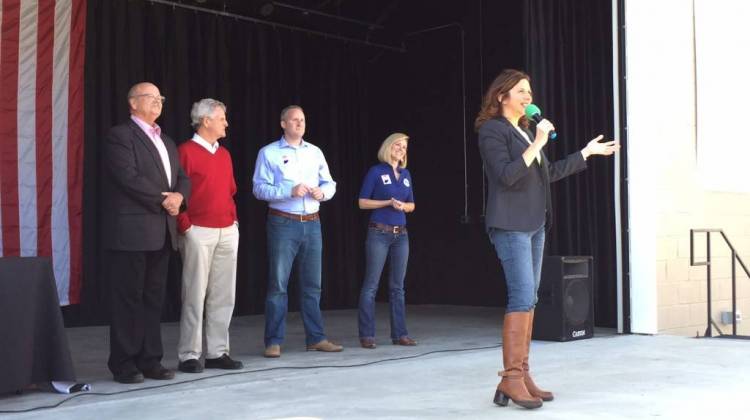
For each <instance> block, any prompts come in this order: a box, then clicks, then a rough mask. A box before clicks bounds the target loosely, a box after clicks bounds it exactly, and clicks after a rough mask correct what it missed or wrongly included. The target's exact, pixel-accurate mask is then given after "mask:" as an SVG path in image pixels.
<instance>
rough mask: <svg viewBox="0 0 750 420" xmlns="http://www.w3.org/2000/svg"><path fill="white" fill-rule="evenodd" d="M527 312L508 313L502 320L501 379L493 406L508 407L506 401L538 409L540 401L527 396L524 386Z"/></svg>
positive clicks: (529, 395) (527, 392) (540, 404)
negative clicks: (509, 400)
mask: <svg viewBox="0 0 750 420" xmlns="http://www.w3.org/2000/svg"><path fill="white" fill-rule="evenodd" d="M528 325H529V312H509V313H506V314H505V319H504V320H503V368H504V369H505V370H503V371H502V372H500V376H502V377H503V379H502V380H501V381H500V384H498V386H497V390H496V391H495V404H497V405H500V406H503V407H504V406H506V405H508V399H509V398H510V399H511V400H513V402H514V403H516V404H518V405H520V406H521V407H525V408H539V407H541V406H542V400H541V399H540V398H538V397H534V396H532V395H531V394H529V391H528V390H527V389H526V385H525V384H524V374H523V361H524V358H525V357H526V354H527V350H528V347H527V346H526V330H527V328H528Z"/></svg>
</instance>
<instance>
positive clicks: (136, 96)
mask: <svg viewBox="0 0 750 420" xmlns="http://www.w3.org/2000/svg"><path fill="white" fill-rule="evenodd" d="M140 97H146V98H150V99H151V100H152V101H154V102H156V101H159V102H161V103H164V102H166V101H167V98H165V97H163V96H156V95H154V94H152V93H141V94H140V95H133V96H131V98H140Z"/></svg>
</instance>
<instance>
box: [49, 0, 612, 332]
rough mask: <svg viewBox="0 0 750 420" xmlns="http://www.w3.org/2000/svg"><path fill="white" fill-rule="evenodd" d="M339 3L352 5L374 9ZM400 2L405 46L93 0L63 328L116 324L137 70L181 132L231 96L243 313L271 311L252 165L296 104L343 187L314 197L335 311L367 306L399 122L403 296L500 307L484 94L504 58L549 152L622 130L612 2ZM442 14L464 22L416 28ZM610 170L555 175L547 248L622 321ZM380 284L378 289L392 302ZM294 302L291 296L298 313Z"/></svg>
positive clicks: (391, 24) (172, 305) (179, 137)
mask: <svg viewBox="0 0 750 420" xmlns="http://www.w3.org/2000/svg"><path fill="white" fill-rule="evenodd" d="M339 3H343V4H344V6H345V7H349V9H347V10H344V12H346V11H348V12H350V13H351V14H356V13H358V12H361V13H364V12H362V11H361V10H358V9H364V8H366V7H367V8H370V9H372V8H373V7H374V6H373V4H370V5H368V6H365V5H360V4H358V3H359V2H348V3H345V2H339ZM392 3H393V4H396V7H395V8H394V7H392V8H391V11H390V14H388V15H387V17H388V19H385V21H384V22H383V25H384V26H386V27H387V28H389V29H390V30H391V33H392V34H395V36H394V38H397V39H401V40H403V45H404V47H405V49H406V51H407V52H405V53H402V52H394V51H388V50H381V49H378V48H374V47H368V46H363V45H360V44H355V43H347V42H344V41H340V40H336V39H327V38H325V37H321V36H316V35H310V34H305V33H301V32H294V31H290V30H288V29H279V28H273V27H269V26H264V25H259V24H253V23H248V22H244V21H241V20H236V19H232V18H228V17H221V16H216V15H212V14H207V13H201V12H196V11H192V10H185V9H181V8H173V7H169V6H164V5H159V4H151V3H149V2H147V1H143V0H130V1H125V0H116V1H108V0H89V6H88V16H87V38H86V76H85V79H86V80H85V89H86V91H85V95H86V96H85V129H86V131H85V136H86V138H85V147H86V149H85V169H84V171H85V177H86V183H85V185H84V289H83V293H84V294H83V299H82V301H83V302H82V304H80V305H75V306H72V307H68V308H65V310H64V313H65V315H66V322H67V324H68V325H82V324H91V323H101V322H105V321H106V317H107V315H106V296H107V279H106V277H105V276H104V270H103V268H104V264H106V262H104V261H103V260H102V258H101V257H102V255H103V253H102V252H101V249H100V246H99V238H100V236H101V235H103V234H106V227H103V226H100V225H99V223H98V221H99V197H100V192H99V185H98V182H97V179H98V174H99V171H100V168H99V166H98V157H99V146H98V144H99V141H100V140H101V139H102V137H103V136H104V134H105V133H106V131H107V129H108V128H109V127H111V126H112V125H114V124H116V123H118V122H121V121H123V120H124V119H126V118H127V107H126V101H125V94H126V92H127V89H128V88H129V87H130V85H132V84H133V83H135V82H138V81H142V80H148V81H152V82H154V83H155V84H156V85H157V86H159V88H160V89H161V91H162V94H163V95H164V96H166V97H167V102H166V104H165V107H164V111H163V113H162V117H161V118H160V120H159V124H160V125H161V126H162V127H163V129H164V131H165V132H166V133H168V134H170V135H171V136H172V137H173V138H174V139H175V140H176V141H177V142H178V143H179V142H181V141H184V140H185V139H188V138H189V137H190V136H191V134H192V133H191V130H190V127H189V111H190V106H191V104H192V102H194V101H195V100H197V99H199V98H202V97H214V98H216V99H219V100H221V101H223V102H225V103H226V104H227V106H228V119H229V123H230V127H229V133H228V137H227V139H225V140H223V141H222V142H223V145H225V146H226V147H227V148H228V149H229V150H230V152H231V153H232V156H233V159H234V167H235V177H236V179H237V181H238V185H239V192H238V194H237V197H236V201H237V206H238V211H239V218H240V229H241V240H240V258H239V267H238V278H237V305H236V309H235V314H250V313H261V312H262V311H263V300H264V296H265V289H266V286H265V279H266V271H267V268H266V253H265V229H264V221H265V211H266V206H265V204H264V203H262V202H259V201H257V200H255V199H254V198H253V197H252V193H251V182H250V178H251V176H252V170H253V167H254V162H255V158H256V154H257V152H258V150H259V149H260V147H262V146H263V145H265V144H266V143H268V142H269V141H271V140H274V139H276V138H278V137H279V135H280V128H279V125H278V113H279V111H280V110H281V108H282V107H284V106H286V105H288V104H290V103H296V104H299V105H301V106H302V107H303V108H304V109H305V114H306V117H307V120H308V131H307V134H306V138H307V139H308V140H309V141H311V142H313V143H314V144H316V145H318V146H320V147H321V148H322V149H323V151H324V153H325V154H326V157H327V159H328V163H329V165H330V167H331V171H332V174H333V177H334V179H335V180H336V181H337V183H338V189H337V193H336V196H335V198H334V199H333V200H332V201H329V202H327V203H324V205H323V206H322V210H321V214H322V219H323V235H324V263H323V271H324V273H323V296H322V306H323V307H324V308H326V309H334V308H351V307H355V306H356V304H357V297H358V293H359V287H360V284H361V278H362V273H363V269H364V267H363V265H364V256H363V239H364V233H365V225H366V220H367V219H366V218H367V215H366V214H365V213H364V212H362V211H360V210H358V209H357V208H356V197H357V192H358V190H359V183H360V181H361V178H362V176H363V175H364V173H365V172H366V170H367V168H368V167H369V166H370V165H372V164H373V163H375V161H376V158H375V154H376V151H377V148H378V146H379V144H380V142H381V141H382V140H383V139H384V138H385V137H386V136H387V135H388V134H389V133H390V132H393V131H403V132H406V133H408V134H409V135H410V136H411V138H412V140H411V142H410V149H409V151H410V154H409V164H410V170H411V171H412V173H413V176H414V183H415V196H416V202H417V211H416V212H415V213H413V214H412V215H410V217H409V225H410V240H411V256H410V262H409V271H408V275H407V282H406V283H407V284H406V287H407V302H408V303H411V304H425V303H431V304H462V305H491V306H503V305H504V298H503V296H504V291H505V289H504V284H503V278H502V272H501V269H500V264H499V262H498V261H497V259H496V257H495V256H494V252H493V250H492V248H491V246H490V244H489V241H488V240H487V237H486V235H485V234H484V228H483V220H482V213H483V197H484V193H485V192H484V183H483V175H482V168H481V160H480V158H479V154H478V150H477V147H476V136H475V134H474V133H473V130H472V126H473V119H474V116H475V114H476V111H477V110H478V106H479V102H480V98H481V95H482V93H483V90H484V88H485V87H486V86H487V85H488V84H489V82H490V81H491V80H492V78H494V76H495V75H496V74H497V73H498V72H499V71H500V69H502V68H505V67H515V68H521V69H526V70H527V71H528V72H529V73H530V74H531V75H532V85H533V87H534V89H535V91H536V95H535V96H536V98H535V99H536V101H537V102H539V103H540V104H541V105H542V106H543V107H544V108H545V111H547V112H546V114H547V115H549V116H550V118H551V119H552V120H553V121H554V122H555V123H556V126H557V127H559V130H558V131H559V132H560V133H561V137H562V139H561V140H560V141H559V142H557V143H556V144H555V145H552V146H551V147H550V148H549V151H548V153H550V154H551V155H552V156H560V155H561V154H563V153H568V152H570V151H572V150H575V149H578V148H580V147H583V145H585V142H586V141H587V140H588V139H589V138H590V137H592V136H593V135H594V134H595V133H600V132H601V133H604V134H606V135H608V136H609V137H611V136H612V134H613V133H612V121H611V114H612V103H611V101H612V99H611V92H612V89H611V77H610V76H609V75H610V72H609V71H608V69H611V51H610V44H611V33H610V32H611V30H610V21H611V18H610V10H609V5H607V4H600V3H602V2H599V1H596V0H582V1H580V2H574V3H575V6H574V7H568V6H569V5H568V4H567V2H566V6H562V5H558V6H556V7H548V6H547V4H556V3H558V2H547V1H543V0H538V1H524V2H517V1H516V2H507V1H494V0H493V1H490V0H481V1H474V2H470V3H469V4H465V3H463V2H460V1H446V2H428V1H423V0H420V1H401V2H398V1H397V2H392ZM605 3H606V2H605ZM301 4H303V5H305V2H301ZM570 6H573V5H570ZM384 7H385V6H384ZM385 16H386V15H384V14H381V15H379V17H380V19H381V20H383V18H384V17H385ZM373 20H374V19H373ZM446 23H456V25H452V26H449V27H445V28H443V29H439V30H435V31H430V32H425V33H420V34H415V35H408V34H409V33H410V32H415V31H419V30H421V29H425V28H429V27H435V26H440V25H444V24H446ZM461 30H463V31H464V38H465V59H464V61H462V56H461V42H460V39H461V37H460V34H461ZM462 63H463V64H464V65H465V69H466V91H465V92H466V102H465V103H466V108H465V109H464V108H463V101H462V99H463V98H462V79H461V67H462ZM464 116H465V117H466V140H467V142H466V145H465V146H464V121H463V117H464ZM464 150H466V162H467V165H466V168H464ZM611 173H612V161H611V160H609V161H605V160H594V161H593V162H592V163H591V165H590V169H589V170H588V171H587V172H584V174H582V175H578V176H574V177H572V178H570V179H568V180H565V181H561V182H560V183H557V184H555V185H556V186H555V187H554V189H553V191H554V195H555V197H554V198H555V200H556V215H555V218H556V225H555V227H553V230H552V233H551V234H550V236H548V238H549V239H548V243H549V247H548V248H549V250H548V253H550V254H566V255H572V254H586V255H594V258H595V262H596V265H597V295H596V306H597V314H596V316H597V325H601V326H614V324H615V322H616V317H615V316H616V315H615V309H616V306H615V295H614V261H615V255H614V228H613V226H614V225H613V223H614V222H613V220H614V217H613V208H612V201H613V190H612V179H611ZM465 174H466V180H467V181H466V183H465V182H464V179H465V178H464V177H465ZM465 191H466V196H467V199H466V200H465V199H464V197H465ZM465 212H466V213H467V214H468V216H469V218H468V221H467V220H463V219H464V218H463V215H464V213H465ZM179 271H180V263H179V258H178V256H177V254H175V258H173V261H172V264H171V265H170V275H169V286H168V296H167V302H166V304H165V314H164V315H165V319H170V320H174V319H177V317H178V314H179V298H178V297H179ZM292 284H293V282H292ZM383 292H384V290H383V287H381V293H380V297H381V298H382V297H384V296H385V294H384V293H383ZM291 293H295V288H294V286H292V287H291ZM292 296H294V295H292ZM296 300H297V299H295V298H294V297H292V298H291V299H290V305H291V307H292V309H294V308H295V305H296Z"/></svg>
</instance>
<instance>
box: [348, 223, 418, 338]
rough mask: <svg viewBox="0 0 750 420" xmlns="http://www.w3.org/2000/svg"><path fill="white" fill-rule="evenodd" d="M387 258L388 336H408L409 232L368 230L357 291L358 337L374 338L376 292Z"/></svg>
mask: <svg viewBox="0 0 750 420" xmlns="http://www.w3.org/2000/svg"><path fill="white" fill-rule="evenodd" d="M386 258H389V259H390V264H389V265H390V273H389V278H388V290H389V295H390V299H389V302H390V307H391V339H393V340H397V339H399V338H401V337H405V336H408V335H409V332H408V331H406V305H405V301H404V278H405V277H406V265H407V263H408V261H409V235H408V234H407V233H406V232H404V233H396V234H394V233H390V232H383V231H381V230H379V229H376V228H369V229H368V230H367V241H366V242H365V259H366V266H365V280H364V282H363V283H362V291H361V292H360V294H359V338H375V295H376V294H377V292H378V284H379V283H380V274H381V273H382V272H383V267H384V266H385V260H386Z"/></svg>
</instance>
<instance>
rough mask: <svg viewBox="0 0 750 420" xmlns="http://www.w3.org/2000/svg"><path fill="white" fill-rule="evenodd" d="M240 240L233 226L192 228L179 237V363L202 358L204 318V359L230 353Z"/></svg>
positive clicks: (235, 225)
mask: <svg viewBox="0 0 750 420" xmlns="http://www.w3.org/2000/svg"><path fill="white" fill-rule="evenodd" d="M239 238H240V235H239V230H238V228H237V224H236V223H235V224H232V225H231V226H228V227H225V228H207V227H201V226H196V225H193V226H192V227H191V228H190V229H188V231H187V232H185V234H184V235H181V237H180V254H181V255H182V315H181V317H180V341H179V344H178V345H177V352H178V356H179V358H180V361H181V362H184V361H185V360H188V359H199V358H200V357H201V349H202V344H203V343H202V342H203V321H204V317H205V333H206V358H209V359H215V358H218V357H221V356H222V355H224V354H229V323H230V322H231V320H232V311H234V295H235V283H236V282H235V280H236V277H237V248H238V245H239Z"/></svg>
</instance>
